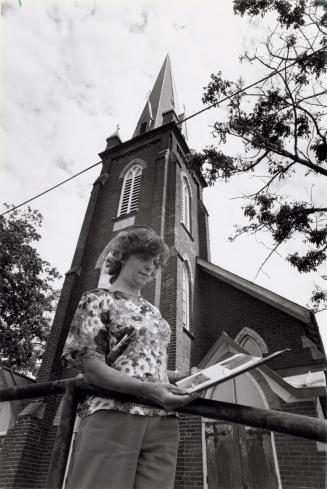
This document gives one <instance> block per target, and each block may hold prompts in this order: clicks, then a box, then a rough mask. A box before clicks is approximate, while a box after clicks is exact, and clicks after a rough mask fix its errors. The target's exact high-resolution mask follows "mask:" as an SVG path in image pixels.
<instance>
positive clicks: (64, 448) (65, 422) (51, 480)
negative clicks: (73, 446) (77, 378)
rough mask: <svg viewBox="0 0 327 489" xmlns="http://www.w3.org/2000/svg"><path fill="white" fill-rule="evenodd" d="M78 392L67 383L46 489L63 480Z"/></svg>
mask: <svg viewBox="0 0 327 489" xmlns="http://www.w3.org/2000/svg"><path fill="white" fill-rule="evenodd" d="M77 403H78V392H77V390H76V388H75V386H74V385H72V384H67V385H66V388H65V394H64V397H63V407H62V414H61V418H60V423H59V426H58V430H57V435H56V441H55V444H54V447H53V452H52V457H51V462H50V467H49V472H48V479H47V483H46V489H61V488H62V484H63V481H64V476H65V470H66V464H67V459H68V454H69V448H70V443H71V439H72V435H73V431H74V423H75V416H76V408H77Z"/></svg>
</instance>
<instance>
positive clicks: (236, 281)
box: [197, 258, 311, 323]
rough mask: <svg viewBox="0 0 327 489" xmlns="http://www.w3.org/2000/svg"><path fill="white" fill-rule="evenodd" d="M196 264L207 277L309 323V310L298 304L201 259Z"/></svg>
mask: <svg viewBox="0 0 327 489" xmlns="http://www.w3.org/2000/svg"><path fill="white" fill-rule="evenodd" d="M197 264H198V265H199V267H200V268H201V269H202V270H203V271H204V272H206V273H208V274H209V275H213V276H214V277H217V278H219V279H220V280H222V281H223V282H226V283H228V284H230V285H232V286H233V287H236V288H237V289H239V290H242V291H243V292H246V293H247V294H249V295H251V296H253V297H256V298H257V299H260V300H262V301H263V302H266V303H267V304H270V305H271V306H273V307H276V308H277V309H280V310H282V311H284V312H286V313H287V314H290V315H291V316H293V317H295V318H296V319H299V320H300V321H303V322H304V323H311V314H310V313H311V311H310V309H307V308H306V307H303V306H300V305H299V304H296V303H295V302H292V301H290V300H288V299H286V298H285V297H282V296H280V295H278V294H275V292H272V291H271V290H268V289H265V288H264V287H261V286H260V285H257V284H255V283H253V282H250V281H249V280H246V279H245V278H242V277H240V276H239V275H235V274H234V273H232V272H229V271H228V270H225V269H224V268H221V267H218V266H217V265H214V264H213V263H210V262H207V261H205V260H202V259H201V258H197Z"/></svg>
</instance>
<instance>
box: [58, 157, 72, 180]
mask: <svg viewBox="0 0 327 489" xmlns="http://www.w3.org/2000/svg"><path fill="white" fill-rule="evenodd" d="M55 164H56V166H57V167H58V168H60V169H61V170H64V171H65V172H66V173H68V174H69V175H72V174H73V172H72V170H71V169H72V167H73V165H74V163H73V162H72V160H67V159H65V158H64V157H63V156H58V158H56V160H55Z"/></svg>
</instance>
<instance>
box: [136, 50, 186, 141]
mask: <svg viewBox="0 0 327 489" xmlns="http://www.w3.org/2000/svg"><path fill="white" fill-rule="evenodd" d="M171 111H174V112H175V114H176V118H177V117H178V115H179V108H178V99H177V93H176V89H175V84H174V80H173V76H172V71H171V62H170V58H169V55H168V54H167V56H166V58H165V60H164V63H163V65H162V67H161V70H160V72H159V75H158V78H157V79H156V82H155V84H154V86H153V89H152V91H151V93H150V95H149V98H148V100H147V102H146V104H145V107H144V109H143V112H142V114H141V117H140V118H139V121H138V123H137V126H136V129H135V131H134V134H133V137H135V136H137V135H138V134H142V133H144V132H148V131H151V130H152V129H155V128H156V127H159V126H161V125H162V124H163V123H164V122H165V121H164V118H163V114H165V113H167V112H171ZM170 120H173V119H170ZM167 122H168V121H167Z"/></svg>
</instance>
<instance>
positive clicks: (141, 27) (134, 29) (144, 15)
mask: <svg viewBox="0 0 327 489" xmlns="http://www.w3.org/2000/svg"><path fill="white" fill-rule="evenodd" d="M142 18H143V22H142V23H141V24H132V25H131V26H130V28H129V32H142V33H143V32H144V31H145V29H146V26H147V25H148V14H147V13H146V12H142Z"/></svg>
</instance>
